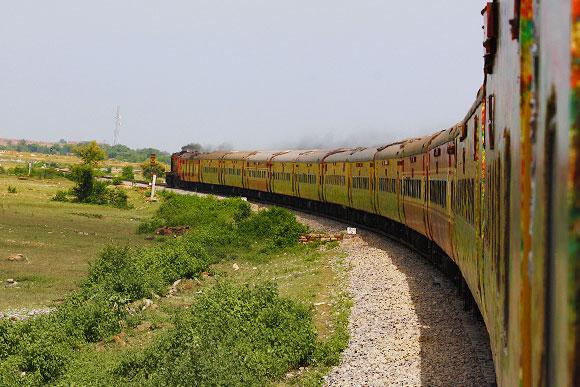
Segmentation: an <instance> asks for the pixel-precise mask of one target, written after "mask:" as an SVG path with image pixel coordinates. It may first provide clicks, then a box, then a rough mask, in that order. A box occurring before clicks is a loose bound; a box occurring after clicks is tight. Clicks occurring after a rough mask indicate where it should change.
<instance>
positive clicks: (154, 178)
mask: <svg viewBox="0 0 580 387" xmlns="http://www.w3.org/2000/svg"><path fill="white" fill-rule="evenodd" d="M155 183H157V175H153V180H152V181H151V201H154V200H155Z"/></svg>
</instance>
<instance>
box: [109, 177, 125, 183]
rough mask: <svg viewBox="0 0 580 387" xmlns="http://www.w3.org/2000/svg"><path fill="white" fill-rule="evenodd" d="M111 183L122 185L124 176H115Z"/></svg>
mask: <svg viewBox="0 0 580 387" xmlns="http://www.w3.org/2000/svg"><path fill="white" fill-rule="evenodd" d="M111 183H112V184H113V185H121V184H123V178H122V177H120V176H115V177H113V179H111Z"/></svg>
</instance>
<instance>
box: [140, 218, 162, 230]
mask: <svg viewBox="0 0 580 387" xmlns="http://www.w3.org/2000/svg"><path fill="white" fill-rule="evenodd" d="M163 226H165V222H164V221H163V219H159V218H157V217H153V218H151V219H147V220H145V221H143V222H141V223H139V226H137V233H138V234H147V233H152V232H154V231H155V230H157V229H158V228H160V227H163Z"/></svg>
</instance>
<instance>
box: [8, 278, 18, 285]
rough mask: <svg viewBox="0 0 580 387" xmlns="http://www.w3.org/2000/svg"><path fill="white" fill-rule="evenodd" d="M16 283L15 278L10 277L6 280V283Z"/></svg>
mask: <svg viewBox="0 0 580 387" xmlns="http://www.w3.org/2000/svg"><path fill="white" fill-rule="evenodd" d="M15 283H16V281H14V279H13V278H8V279H7V280H6V285H12V284H15Z"/></svg>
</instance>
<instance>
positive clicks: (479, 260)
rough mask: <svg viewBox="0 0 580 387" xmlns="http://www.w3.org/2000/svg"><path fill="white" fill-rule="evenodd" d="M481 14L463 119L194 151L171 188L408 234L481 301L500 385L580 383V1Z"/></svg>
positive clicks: (176, 169) (520, 2) (523, 2)
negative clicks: (353, 141)
mask: <svg viewBox="0 0 580 387" xmlns="http://www.w3.org/2000/svg"><path fill="white" fill-rule="evenodd" d="M481 14H482V16H483V34H484V41H483V54H484V55H483V58H484V60H483V62H484V63H483V82H482V86H481V88H480V89H479V90H478V91H477V95H476V98H475V101H474V102H473V104H472V106H471V107H470V108H469V110H468V111H467V114H466V115H465V116H464V117H463V118H462V119H460V120H458V122H457V123H456V124H454V125H452V126H450V127H448V128H446V129H444V130H440V131H437V132H435V133H433V134H431V135H428V136H424V137H420V138H409V139H404V140H401V141H398V142H391V143H386V144H379V145H375V146H369V147H353V148H348V147H347V148H339V149H309V150H280V151H260V150H253V151H224V152H209V153H200V152H188V151H182V152H178V153H175V154H173V155H172V159H171V171H170V172H169V173H168V174H167V178H166V179H167V184H168V185H169V186H173V187H181V188H186V189H196V190H203V191H208V192H216V193H229V194H232V195H242V196H247V197H253V198H257V199H261V200H265V201H269V202H274V203H279V204H282V205H287V206H293V207H296V208H303V209H307V210H310V211H314V212H318V213H322V214H328V215H331V216H334V217H338V218H342V219H346V220H347V221H351V222H352V223H353V224H355V223H356V224H361V225H366V226H369V227H373V228H375V229H379V230H382V231H384V232H385V233H388V234H389V235H392V236H395V237H398V238H400V239H401V240H404V241H406V242H407V243H409V244H411V245H413V246H415V247H416V248H417V249H420V250H421V251H423V252H428V254H429V256H430V258H431V259H432V260H433V262H435V263H436V264H438V265H439V266H440V267H441V268H442V270H444V271H446V272H448V273H450V274H451V275H452V276H454V278H456V280H457V282H458V285H459V289H460V290H461V291H462V292H463V293H464V294H465V293H468V294H469V295H470V297H471V299H472V300H473V302H475V304H476V305H477V308H478V310H479V312H480V313H481V316H482V318H483V321H484V322H485V326H486V328H487V331H488V334H489V339H490V347H491V350H492V354H493V360H494V365H495V370H496V378H497V384H498V385H500V386H516V385H518V386H525V387H528V386H579V385H580V364H579V360H578V356H579V354H580V330H579V326H580V323H579V314H580V280H579V278H580V259H579V256H580V238H579V234H580V196H579V194H580V173H579V171H580V168H579V164H580V162H579V158H578V153H579V149H580V134H579V130H580V108H579V101H580V0H553V1H543V2H539V1H533V0H509V1H508V0H505V1H504V0H496V1H490V2H487V3H486V4H485V8H484V9H483V11H482V12H481ZM442 350H444V349H442Z"/></svg>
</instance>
